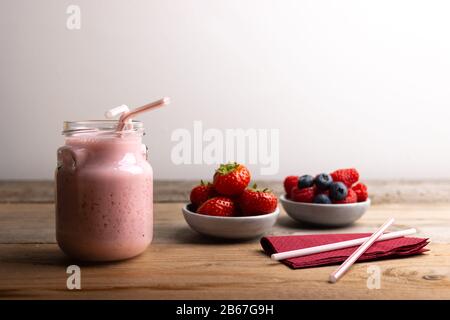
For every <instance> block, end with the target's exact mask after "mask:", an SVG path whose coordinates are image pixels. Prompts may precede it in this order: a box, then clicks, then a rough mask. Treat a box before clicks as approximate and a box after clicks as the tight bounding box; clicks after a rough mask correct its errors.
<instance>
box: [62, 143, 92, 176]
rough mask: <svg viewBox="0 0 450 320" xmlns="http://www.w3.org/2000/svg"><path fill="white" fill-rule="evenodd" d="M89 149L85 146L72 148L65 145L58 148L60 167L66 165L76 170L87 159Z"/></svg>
mask: <svg viewBox="0 0 450 320" xmlns="http://www.w3.org/2000/svg"><path fill="white" fill-rule="evenodd" d="M86 157H87V150H86V149H84V148H76V149H74V148H71V147H68V146H64V147H61V148H59V149H58V168H59V167H65V168H71V169H72V170H75V169H76V168H77V167H80V166H81V165H82V164H83V163H84V162H85V160H86Z"/></svg>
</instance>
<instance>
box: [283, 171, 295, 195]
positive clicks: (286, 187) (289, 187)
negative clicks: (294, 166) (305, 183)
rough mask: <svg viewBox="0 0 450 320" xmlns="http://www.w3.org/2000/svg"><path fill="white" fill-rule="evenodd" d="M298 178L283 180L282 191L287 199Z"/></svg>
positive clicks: (291, 177) (292, 177)
mask: <svg viewBox="0 0 450 320" xmlns="http://www.w3.org/2000/svg"><path fill="white" fill-rule="evenodd" d="M297 183H298V176H288V177H286V178H285V179H284V191H286V195H287V197H288V198H289V197H290V194H291V190H292V188H294V187H295V186H297Z"/></svg>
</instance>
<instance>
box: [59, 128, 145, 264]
mask: <svg viewBox="0 0 450 320" xmlns="http://www.w3.org/2000/svg"><path fill="white" fill-rule="evenodd" d="M117 125H118V121H115V120H106V121H103V120H99V121H83V122H65V123H64V131H63V134H64V136H65V145H64V146H62V147H61V148H59V149H58V166H57V169H56V173H55V180H56V239H57V242H58V245H59V247H60V248H61V250H62V251H63V252H65V253H66V254H67V255H68V256H70V257H72V258H75V259H79V260H85V261H112V260H122V259H127V258H131V257H134V256H136V255H138V254H140V253H142V252H143V251H144V250H145V249H146V248H147V246H148V245H149V244H150V242H151V241H152V237H153V171H152V167H151V166H150V164H149V163H148V162H147V148H146V146H145V145H144V144H142V136H143V135H144V128H143V124H142V122H140V121H132V122H130V123H129V124H127V125H126V128H125V129H124V130H123V131H121V132H116V128H117Z"/></svg>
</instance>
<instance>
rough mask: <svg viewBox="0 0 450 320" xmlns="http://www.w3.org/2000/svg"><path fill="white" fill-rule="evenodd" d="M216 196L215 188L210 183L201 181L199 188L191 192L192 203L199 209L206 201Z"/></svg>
mask: <svg viewBox="0 0 450 320" xmlns="http://www.w3.org/2000/svg"><path fill="white" fill-rule="evenodd" d="M215 195H216V191H215V190H214V188H213V186H212V184H211V183H209V182H206V183H205V182H204V181H203V180H202V181H200V184H199V185H198V186H195V187H194V188H193V189H192V190H191V195H190V197H189V198H190V200H191V203H192V204H193V205H194V206H195V207H196V208H198V207H199V206H201V205H202V204H203V202H205V201H206V200H208V199H210V198H212V197H214V196H215Z"/></svg>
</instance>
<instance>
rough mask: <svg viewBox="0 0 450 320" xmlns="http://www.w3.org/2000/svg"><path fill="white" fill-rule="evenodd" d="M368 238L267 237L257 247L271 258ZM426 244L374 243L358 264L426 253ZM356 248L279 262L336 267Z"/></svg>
mask: <svg viewBox="0 0 450 320" xmlns="http://www.w3.org/2000/svg"><path fill="white" fill-rule="evenodd" d="M370 235H371V234H370V233H350V234H311V235H300V236H269V237H263V238H262V239H261V246H262V248H263V249H264V251H265V252H266V253H267V254H268V255H271V254H273V253H278V252H284V251H289V250H296V249H303V248H309V247H315V246H320V245H323V244H329V243H334V242H339V241H346V240H352V239H356V238H362V237H368V236H370ZM428 243H429V241H428V239H426V238H414V237H402V238H397V239H391V240H385V241H379V242H375V243H374V244H373V245H372V246H371V247H370V248H369V249H368V250H367V251H366V252H365V253H364V254H363V255H362V256H361V257H360V258H359V259H358V262H359V261H368V260H376V259H383V258H397V257H403V256H410V255H416V254H420V253H423V252H425V251H428V249H425V246H426V245H427V244H428ZM357 247H358V246H355V247H351V248H345V249H339V250H333V251H327V252H322V253H315V254H311V255H308V256H303V257H296V258H291V259H286V260H282V262H283V263H284V264H286V265H287V266H289V267H291V268H293V269H299V268H308V267H317V266H324V265H331V264H338V263H341V262H343V261H345V259H347V258H348V257H349V256H350V255H351V254H352V253H353V252H354V251H355V250H356V248H357Z"/></svg>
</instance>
